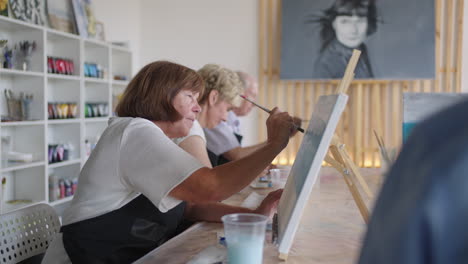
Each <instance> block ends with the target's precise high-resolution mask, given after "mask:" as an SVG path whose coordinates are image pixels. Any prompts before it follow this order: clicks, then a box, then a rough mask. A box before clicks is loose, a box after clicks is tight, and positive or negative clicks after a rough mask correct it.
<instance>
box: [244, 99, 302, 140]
mask: <svg viewBox="0 0 468 264" xmlns="http://www.w3.org/2000/svg"><path fill="white" fill-rule="evenodd" d="M240 97H242V98H243V99H244V100H247V101H248V102H250V103H251V104H253V105H255V106H256V107H258V108H260V109H262V110H263V111H265V112H267V113H269V114H270V113H271V110H270V109H268V108H266V107H263V106H261V105H259V104H257V103H255V102H254V101H252V100H250V99H249V98H247V97H245V96H243V95H240ZM293 125H294V126H295V127H296V129H297V130H298V131H300V132H302V133H304V129H303V128H302V127H299V126H296V125H295V124H293Z"/></svg>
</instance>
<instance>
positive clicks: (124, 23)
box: [93, 0, 142, 73]
mask: <svg viewBox="0 0 468 264" xmlns="http://www.w3.org/2000/svg"><path fill="white" fill-rule="evenodd" d="M93 7H94V12H95V16H96V20H98V21H101V22H103V23H104V31H105V34H106V40H107V41H128V42H129V43H130V49H131V50H132V52H133V57H132V61H133V72H134V73H136V71H137V70H138V69H139V68H140V49H141V36H142V34H141V23H142V20H141V0H131V1H128V0H93Z"/></svg>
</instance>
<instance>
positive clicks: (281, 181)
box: [270, 168, 291, 189]
mask: <svg viewBox="0 0 468 264" xmlns="http://www.w3.org/2000/svg"><path fill="white" fill-rule="evenodd" d="M290 171H291V169H290V168H278V169H270V178H271V182H272V184H273V188H275V189H280V188H284V186H285V185H286V181H287V180H288V176H289V172H290Z"/></svg>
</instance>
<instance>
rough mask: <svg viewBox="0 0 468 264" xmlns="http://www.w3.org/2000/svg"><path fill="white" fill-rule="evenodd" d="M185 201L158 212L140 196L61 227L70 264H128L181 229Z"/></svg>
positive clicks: (183, 226) (183, 225)
mask: <svg viewBox="0 0 468 264" xmlns="http://www.w3.org/2000/svg"><path fill="white" fill-rule="evenodd" d="M185 206H186V203H185V202H182V203H180V204H179V205H177V206H176V207H174V208H173V209H171V210H169V211H167V212H166V213H161V211H159V210H158V208H157V207H156V206H154V205H153V203H152V202H151V201H150V200H148V198H146V197H145V196H144V195H140V196H138V197H137V198H135V199H133V200H132V201H131V202H129V203H128V204H126V205H125V206H123V207H122V208H120V209H117V210H115V211H112V212H109V213H107V214H104V215H101V216H98V217H94V218H91V219H86V220H83V221H80V222H77V223H73V224H69V225H65V226H62V228H61V229H60V232H62V233H63V245H64V247H65V251H66V252H67V254H68V256H69V258H70V260H71V262H72V263H87V264H94V263H131V262H133V261H135V260H137V259H139V258H141V257H142V256H144V255H145V254H147V253H148V252H150V251H151V250H153V249H155V248H157V247H158V246H160V245H162V244H163V243H164V242H166V241H167V240H169V239H171V238H172V237H174V236H175V235H177V234H179V233H180V232H182V231H183V230H184V229H185V228H187V227H188V226H189V224H190V223H188V222H184V221H183V215H184V210H185Z"/></svg>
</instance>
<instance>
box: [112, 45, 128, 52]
mask: <svg viewBox="0 0 468 264" xmlns="http://www.w3.org/2000/svg"><path fill="white" fill-rule="evenodd" d="M110 47H111V48H112V50H113V51H116V52H124V53H132V52H131V51H130V49H128V48H125V47H120V46H117V45H112V44H111V46H110Z"/></svg>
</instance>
